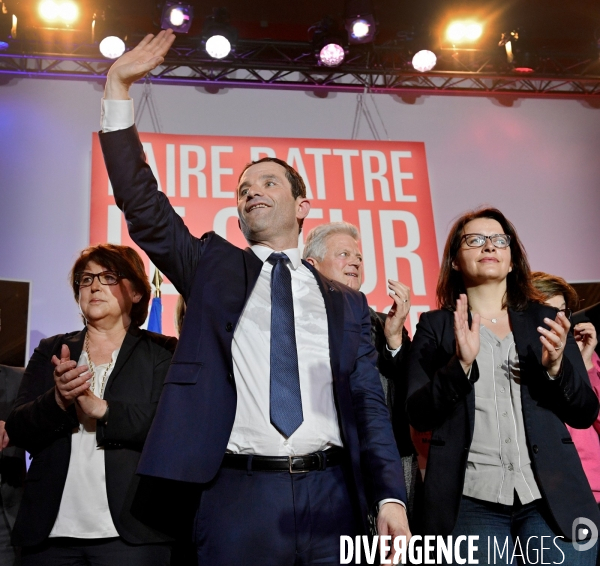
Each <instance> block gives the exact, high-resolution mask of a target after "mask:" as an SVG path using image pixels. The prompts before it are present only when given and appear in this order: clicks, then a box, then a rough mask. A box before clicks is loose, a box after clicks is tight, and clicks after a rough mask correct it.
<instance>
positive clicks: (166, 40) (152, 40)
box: [104, 29, 175, 100]
mask: <svg viewBox="0 0 600 566" xmlns="http://www.w3.org/2000/svg"><path fill="white" fill-rule="evenodd" d="M174 41H175V34H174V33H173V30H170V29H168V30H166V31H165V30H163V31H161V32H160V33H159V34H158V35H157V36H156V37H155V36H153V35H152V34H148V35H147V36H146V37H145V38H144V39H142V41H140V42H139V43H138V44H137V46H136V47H134V48H133V49H132V50H131V51H127V52H125V53H124V54H123V55H121V57H119V58H118V59H117V60H116V61H115V62H114V63H113V64H112V67H111V68H110V70H109V71H108V77H107V79H106V88H105V89H104V98H106V99H109V100H127V99H129V87H130V86H131V85H132V84H133V83H134V82H135V81H138V80H140V79H141V78H143V77H145V76H146V74H147V73H149V72H150V71H151V70H152V69H155V68H156V67H158V65H160V64H161V63H162V62H163V61H164V60H165V55H166V54H167V52H168V51H169V49H170V48H171V45H173V42H174Z"/></svg>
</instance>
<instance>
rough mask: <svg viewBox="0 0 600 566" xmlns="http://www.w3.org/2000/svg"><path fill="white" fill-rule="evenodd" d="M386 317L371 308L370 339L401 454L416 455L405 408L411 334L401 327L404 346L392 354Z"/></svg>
mask: <svg viewBox="0 0 600 566" xmlns="http://www.w3.org/2000/svg"><path fill="white" fill-rule="evenodd" d="M386 318H387V314H385V313H381V312H375V311H373V310H372V311H371V342H372V343H373V346H375V350H377V369H378V370H379V374H380V377H381V385H382V386H383V390H384V393H385V400H386V404H387V406H388V409H389V410H390V415H391V418H392V428H393V429H394V437H395V438H396V446H397V447H398V452H400V455H401V456H402V457H404V456H410V455H412V454H415V448H414V446H413V443H412V440H411V437H410V426H409V423H408V417H407V415H406V410H405V406H406V393H407V387H408V382H407V378H406V376H407V372H408V353H409V351H410V336H409V335H408V332H407V330H406V328H402V348H400V351H399V352H398V353H397V354H396V355H395V356H392V354H391V353H390V352H389V350H388V349H387V347H386V346H387V341H386V338H385V332H384V330H385V320H386Z"/></svg>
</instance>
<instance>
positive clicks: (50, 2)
mask: <svg viewBox="0 0 600 566" xmlns="http://www.w3.org/2000/svg"><path fill="white" fill-rule="evenodd" d="M38 12H39V14H40V16H41V18H42V19H43V20H45V21H46V22H48V23H61V24H64V25H67V26H68V25H71V24H73V23H74V22H75V21H76V20H77V18H78V17H79V7H78V6H77V4H75V3H74V2H71V0H64V1H60V0H58V1H57V0H43V1H42V2H40V4H39V6H38Z"/></svg>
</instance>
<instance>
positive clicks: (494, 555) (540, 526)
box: [452, 494, 597, 566]
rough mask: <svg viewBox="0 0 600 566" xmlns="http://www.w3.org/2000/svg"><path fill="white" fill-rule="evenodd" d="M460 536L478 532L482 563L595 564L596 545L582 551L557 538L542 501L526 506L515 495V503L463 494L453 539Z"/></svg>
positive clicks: (477, 555)
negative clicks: (484, 499) (502, 502)
mask: <svg viewBox="0 0 600 566" xmlns="http://www.w3.org/2000/svg"><path fill="white" fill-rule="evenodd" d="M459 535H466V536H468V535H479V540H478V542H477V547H478V551H477V552H476V553H475V558H477V559H478V560H479V564H511V565H514V566H517V565H518V566H523V565H526V564H562V565H563V566H594V565H595V564H596V552H597V545H595V546H594V547H593V548H590V549H589V550H585V551H582V552H579V551H578V550H576V549H575V546H574V545H573V544H572V543H571V542H567V541H566V540H565V539H564V538H558V537H559V536H560V533H558V530H557V528H556V527H554V526H553V521H552V518H551V516H550V512H549V511H548V509H547V508H546V505H545V504H544V502H543V501H542V500H538V501H534V502H533V503H527V504H525V505H523V504H521V503H520V502H519V501H518V498H517V496H516V494H515V504H514V505H501V504H499V503H490V502H487V501H482V500H480V499H474V498H471V497H464V496H463V498H462V500H461V504H460V511H459V513H458V520H457V522H456V526H455V527H454V530H453V531H452V536H453V537H454V539H453V540H455V539H456V537H457V536H459ZM542 537H544V538H542ZM515 549H516V552H515ZM518 554H522V555H523V557H521V556H518ZM513 555H514V559H513Z"/></svg>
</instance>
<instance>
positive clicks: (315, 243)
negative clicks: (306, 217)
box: [302, 222, 360, 261]
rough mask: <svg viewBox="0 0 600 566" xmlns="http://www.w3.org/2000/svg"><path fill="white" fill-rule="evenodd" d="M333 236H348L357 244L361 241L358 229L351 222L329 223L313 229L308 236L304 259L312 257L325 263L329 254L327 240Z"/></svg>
mask: <svg viewBox="0 0 600 566" xmlns="http://www.w3.org/2000/svg"><path fill="white" fill-rule="evenodd" d="M333 234H347V235H348V236H350V237H351V238H353V239H354V240H356V241H357V242H358V241H360V233H359V232H358V228H357V227H356V226H354V224H350V222H329V224H321V225H319V226H316V227H315V228H313V229H312V230H311V231H310V232H309V233H308V236H306V242H305V243H304V253H303V254H302V257H303V258H304V259H306V258H309V257H312V258H314V259H316V260H317V261H323V259H324V258H325V254H326V253H327V238H329V236H332V235H333Z"/></svg>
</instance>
